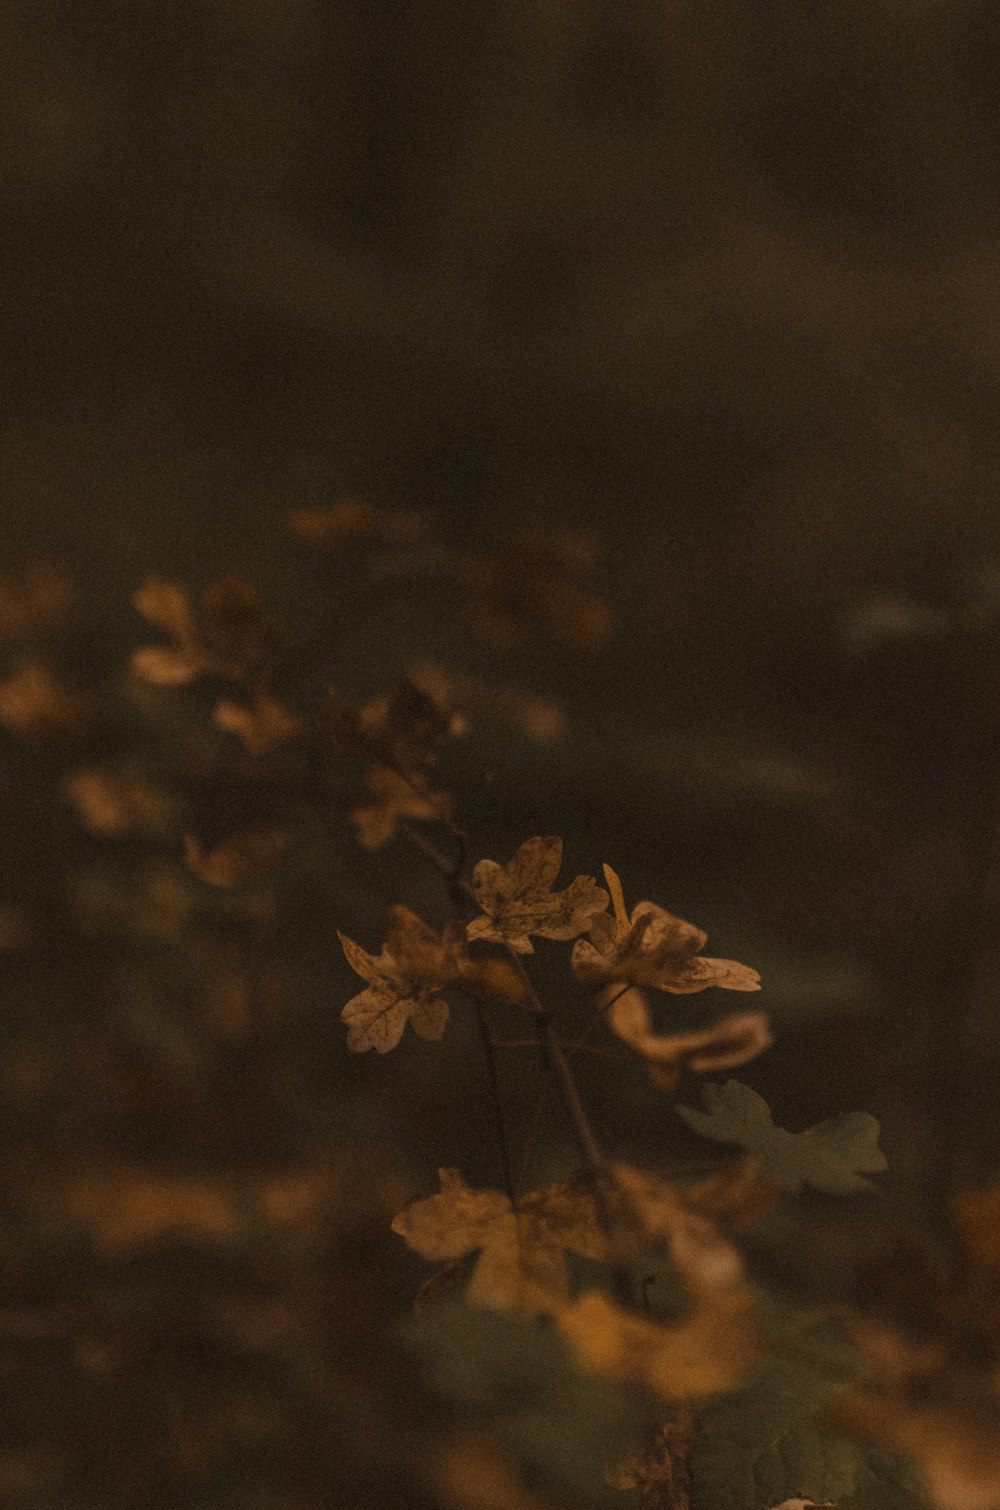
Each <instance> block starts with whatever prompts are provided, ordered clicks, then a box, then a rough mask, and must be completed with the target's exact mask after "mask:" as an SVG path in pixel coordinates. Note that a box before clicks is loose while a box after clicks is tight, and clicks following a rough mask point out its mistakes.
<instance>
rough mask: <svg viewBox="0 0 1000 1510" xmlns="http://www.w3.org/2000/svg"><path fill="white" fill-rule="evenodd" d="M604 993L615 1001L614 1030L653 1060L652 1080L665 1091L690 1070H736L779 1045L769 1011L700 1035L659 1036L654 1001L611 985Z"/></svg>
mask: <svg viewBox="0 0 1000 1510" xmlns="http://www.w3.org/2000/svg"><path fill="white" fill-rule="evenodd" d="M602 994H603V995H605V996H607V997H609V999H610V1006H609V1007H608V1011H607V1014H606V1021H607V1023H608V1026H609V1027H610V1028H611V1029H612V1031H613V1032H615V1033H617V1035H618V1037H619V1038H621V1039H623V1040H624V1041H625V1042H626V1043H627V1044H630V1045H631V1047H632V1048H633V1049H635V1051H636V1053H638V1054H641V1055H642V1057H643V1058H644V1059H645V1060H647V1061H648V1063H649V1072H650V1078H651V1079H652V1080H653V1082H654V1084H656V1085H658V1086H660V1088H661V1089H662V1090H673V1089H674V1088H675V1087H676V1085H677V1083H678V1081H679V1079H680V1074H681V1070H682V1069H684V1068H688V1069H692V1070H695V1071H697V1072H698V1073H699V1074H703V1073H709V1072H711V1071H714V1070H726V1069H734V1068H735V1067H736V1066H737V1065H740V1064H747V1063H748V1062H749V1061H750V1060H751V1059H756V1057H757V1055H758V1054H762V1053H763V1052H764V1050H765V1049H767V1048H770V1046H771V1044H772V1043H773V1042H774V1039H773V1038H772V1036H771V1028H770V1022H769V1019H768V1017H767V1014H766V1013H765V1012H735V1013H731V1014H730V1015H729V1016H727V1017H723V1018H721V1019H720V1021H719V1022H717V1023H714V1024H713V1025H712V1026H711V1027H710V1028H703V1029H702V1030H701V1031H699V1032H692V1033H655V1032H654V1031H653V1018H652V1013H651V1011H650V1008H649V1003H648V1001H647V1000H646V997H645V995H644V994H643V993H642V992H641V991H640V990H639V989H638V987H636V986H632V987H630V988H629V989H628V990H626V991H622V990H620V989H618V988H616V987H614V986H608V987H606V988H605V992H604V993H602Z"/></svg>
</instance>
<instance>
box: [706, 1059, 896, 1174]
mask: <svg viewBox="0 0 1000 1510" xmlns="http://www.w3.org/2000/svg"><path fill="white" fill-rule="evenodd" d="M702 1095H703V1097H704V1100H705V1105H706V1107H707V1110H706V1111H703V1112H702V1111H696V1110H694V1109H693V1108H692V1107H689V1106H679V1107H678V1108H677V1115H678V1116H679V1117H682V1118H683V1120H684V1121H685V1122H686V1123H687V1124H688V1126H689V1127H690V1128H693V1130H694V1131H695V1132H696V1133H700V1134H701V1135H702V1137H705V1138H713V1139H714V1140H715V1141H716V1142H717V1143H735V1144H736V1145H737V1147H739V1148H745V1149H747V1150H748V1151H749V1152H750V1153H753V1154H756V1156H757V1158H758V1159H759V1160H760V1173H761V1174H762V1175H763V1176H764V1177H765V1178H766V1179H772V1180H775V1181H776V1182H777V1183H778V1184H779V1185H780V1186H781V1187H782V1189H783V1190H787V1191H790V1192H792V1193H795V1192H797V1191H799V1190H801V1189H802V1187H803V1185H811V1186H813V1188H814V1189H816V1190H824V1191H827V1192H828V1193H829V1194H831V1195H849V1194H852V1193H854V1192H856V1191H861V1190H871V1189H873V1188H874V1187H873V1186H872V1183H871V1181H870V1180H868V1179H866V1178H865V1176H866V1175H869V1174H881V1173H882V1171H883V1170H885V1169H886V1168H887V1167H888V1165H887V1163H886V1158H885V1155H884V1154H883V1153H882V1151H881V1149H880V1148H879V1146H878V1137H879V1125H878V1123H877V1121H876V1120H875V1118H874V1117H872V1116H870V1115H869V1114H868V1113H867V1112H844V1113H843V1114H842V1115H840V1116H839V1117H828V1118H827V1119H826V1121H824V1122H818V1123H817V1124H816V1126H815V1127H810V1128H808V1129H807V1130H806V1131H805V1132H801V1133H789V1132H785V1130H784V1129H783V1128H780V1127H776V1126H775V1125H774V1122H773V1120H772V1118H771V1112H770V1109H769V1107H768V1105H767V1102H766V1101H765V1100H764V1098H763V1097H762V1096H758V1094H757V1092H756V1091H753V1090H751V1089H750V1087H749V1086H748V1085H742V1084H741V1083H740V1082H739V1081H738V1080H727V1081H726V1083H725V1085H723V1086H717V1085H706V1086H705V1087H704V1089H703V1092H702Z"/></svg>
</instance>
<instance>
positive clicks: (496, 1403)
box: [403, 1301, 646, 1510]
mask: <svg viewBox="0 0 1000 1510" xmlns="http://www.w3.org/2000/svg"><path fill="white" fill-rule="evenodd" d="M403 1335H404V1337H405V1338H406V1340H407V1341H408V1342H410V1344H411V1345H413V1346H415V1347H417V1348H418V1350H419V1351H420V1353H421V1354H422V1355H423V1358H424V1365H425V1374H426V1378H427V1382H428V1384H429V1385H430V1387H431V1388H432V1389H433V1390H434V1391H435V1393H437V1394H440V1395H443V1396H445V1397H446V1398H448V1399H449V1400H451V1401H452V1402H453V1404H455V1405H457V1406H458V1407H459V1408H461V1409H462V1410H463V1411H465V1412H466V1413H468V1414H469V1415H471V1416H472V1417H473V1418H474V1419H475V1420H476V1421H477V1422H479V1423H486V1424H488V1425H489V1426H490V1427H491V1428H492V1429H493V1430H494V1431H496V1432H497V1434H498V1435H499V1436H500V1437H501V1438H502V1439H503V1440H504V1442H505V1443H506V1445H507V1447H508V1449H509V1451H510V1453H511V1455H512V1457H513V1459H514V1461H515V1462H516V1463H517V1465H518V1466H519V1468H520V1470H521V1472H522V1473H523V1474H524V1476H525V1478H526V1479H527V1480H528V1481H529V1482H531V1483H532V1484H533V1485H534V1486H536V1487H538V1488H540V1489H543V1490H544V1491H547V1492H553V1493H556V1494H558V1495H566V1496H572V1497H573V1498H575V1499H576V1500H578V1501H583V1502H584V1503H586V1504H587V1505H590V1506H598V1507H607V1510H621V1507H622V1505H623V1501H622V1497H621V1494H620V1493H619V1492H618V1491H617V1490H613V1489H611V1488H610V1487H609V1486H608V1484H607V1483H606V1481H605V1474H606V1472H608V1471H609V1470H611V1469H613V1468H614V1467H615V1466H616V1465H617V1464H618V1463H620V1462H621V1461H622V1459H623V1458H626V1457H627V1456H628V1455H629V1453H630V1452H633V1451H634V1450H635V1449H636V1447H637V1446H638V1445H639V1442H640V1439H641V1435H642V1431H643V1428H644V1425H645V1420H646V1418H645V1415H644V1412H643V1408H642V1404H641V1402H640V1400H639V1398H638V1396H637V1394H636V1393H634V1392H633V1391H632V1390H630V1389H629V1388H628V1386H626V1385H622V1384H619V1383H617V1382H616V1381H614V1380H612V1379H605V1378H601V1377H599V1376H598V1375H594V1374H583V1373H580V1372H579V1371H578V1370H577V1368H576V1367H575V1365H574V1363H573V1359H572V1355H571V1353H570V1350H569V1348H568V1347H567V1346H566V1344H565V1342H564V1341H563V1339H562V1338H561V1337H560V1335H559V1333H558V1332H556V1331H555V1330H554V1328H552V1327H548V1326H543V1325H538V1324H537V1323H532V1322H529V1321H526V1320H524V1319H523V1318H521V1317H517V1316H512V1315H507V1314H505V1313H501V1312H498V1311H489V1310H486V1309H485V1308H480V1307H476V1306H468V1305H464V1304H462V1303H461V1302H457V1301H456V1302H450V1301H444V1302H442V1303H441V1304H440V1305H437V1306H435V1307H434V1308H433V1310H432V1311H430V1312H429V1313H428V1314H427V1315H426V1316H422V1317H420V1318H419V1319H417V1320H412V1321H407V1322H406V1323H404V1326H403Z"/></svg>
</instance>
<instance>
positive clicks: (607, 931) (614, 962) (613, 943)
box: [570, 865, 760, 996]
mask: <svg viewBox="0 0 1000 1510" xmlns="http://www.w3.org/2000/svg"><path fill="white" fill-rule="evenodd" d="M604 875H605V878H606V880H607V882H608V886H609V887H610V890H611V896H612V898H613V900H614V916H613V917H607V918H600V917H599V918H597V919H595V923H594V926H593V927H592V929H591V933H590V939H589V940H587V939H579V940H578V941H577V942H576V944H574V946H573V953H572V956H571V960H570V964H571V967H572V970H573V973H574V975H575V976H576V978H577V980H580V981H583V982H584V983H585V984H586V985H590V986H596V985H606V984H611V983H615V984H621V985H624V984H631V985H634V986H654V987H655V988H656V990H658V991H668V992H670V994H671V995H675V996H684V995H689V994H690V993H692V992H694V991H704V990H706V989H707V988H708V987H709V986H722V987H723V988H724V989H725V990H727V991H759V990H760V976H759V975H758V973H757V971H756V970H751V969H750V967H749V966H748V965H740V964H737V963H736V961H735V960H728V959H706V958H704V957H703V956H702V955H700V954H699V953H698V950H699V949H702V948H704V946H705V944H706V943H707V942H708V935H707V934H706V933H703V932H702V931H701V929H700V928H696V927H695V926H694V925H693V924H692V923H685V922H684V921H683V919H681V918H678V917H674V915H673V913H671V912H667V910H666V909H665V908H664V907H660V906H658V905H657V903H656V902H639V903H638V904H637V905H636V906H635V907H633V909H632V912H631V915H630V914H629V913H627V912H626V909H625V899H624V896H623V894H622V887H621V881H620V880H619V879H618V876H617V874H616V872H615V871H613V870H612V869H611V866H610V865H605V867H604Z"/></svg>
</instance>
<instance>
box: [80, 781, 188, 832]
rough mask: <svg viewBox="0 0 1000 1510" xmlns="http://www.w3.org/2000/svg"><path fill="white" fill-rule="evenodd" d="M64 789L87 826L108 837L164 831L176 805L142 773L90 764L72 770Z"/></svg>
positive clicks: (92, 830) (168, 824) (167, 828)
mask: <svg viewBox="0 0 1000 1510" xmlns="http://www.w3.org/2000/svg"><path fill="white" fill-rule="evenodd" d="M63 788H64V790H65V792H66V795H67V796H68V797H69V799H70V801H71V802H72V803H73V806H74V807H75V808H76V811H77V813H78V815H79V817H80V821H81V822H82V824H83V826H84V828H86V829H87V830H88V831H89V832H90V833H92V834H98V835H100V836H101V837H102V838H106V839H120V838H123V837H124V836H125V835H126V834H132V833H144V834H162V833H165V832H167V831H168V830H169V828H170V826H171V823H172V821H173V817H174V808H173V804H172V803H171V801H170V799H169V797H168V796H167V794H166V792H163V791H161V790H160V789H159V788H158V787H155V786H152V785H151V784H150V783H149V782H147V781H144V780H143V779H142V778H141V777H139V776H131V775H128V774H126V773H124V772H120V771H102V770H100V769H99V768H96V767H87V768H85V769H82V770H78V771H71V772H70V774H69V775H68V776H67V777H66V778H65V780H64V782H63Z"/></svg>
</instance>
